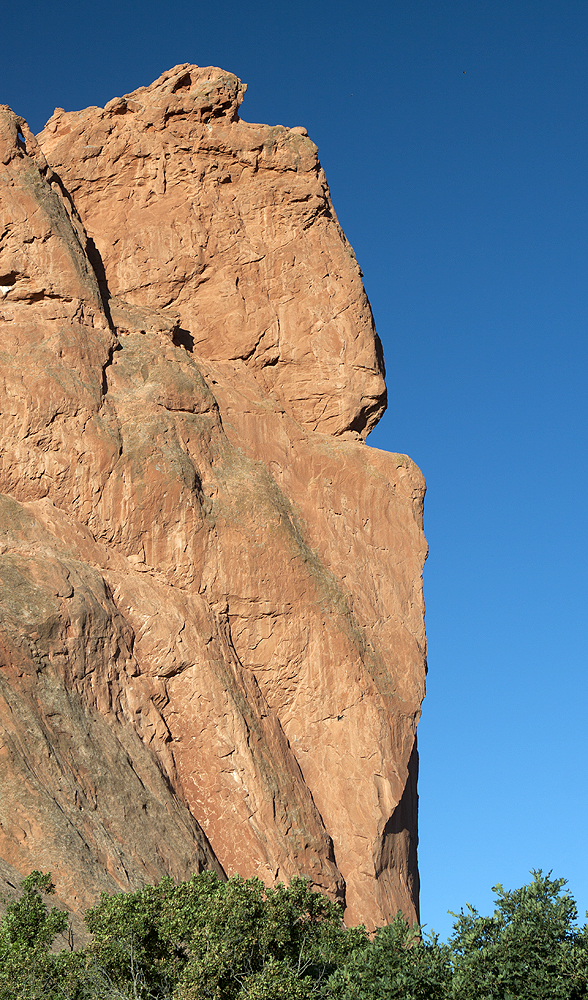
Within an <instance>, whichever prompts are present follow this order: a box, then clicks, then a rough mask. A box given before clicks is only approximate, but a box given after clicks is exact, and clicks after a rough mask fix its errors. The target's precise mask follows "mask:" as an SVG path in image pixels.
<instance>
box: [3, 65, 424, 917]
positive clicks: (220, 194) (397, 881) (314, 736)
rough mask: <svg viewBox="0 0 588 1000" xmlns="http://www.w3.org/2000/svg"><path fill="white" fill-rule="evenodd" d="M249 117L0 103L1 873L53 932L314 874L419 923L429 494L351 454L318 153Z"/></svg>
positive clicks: (163, 84)
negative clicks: (35, 880) (121, 900)
mask: <svg viewBox="0 0 588 1000" xmlns="http://www.w3.org/2000/svg"><path fill="white" fill-rule="evenodd" d="M244 91H245V87H244V86H243V85H242V84H241V83H240V81H239V80H238V79H237V78H236V77H235V76H233V75H231V74H229V73H225V72H223V71H222V70H220V69H217V68H214V67H209V68H205V69H203V68H199V67H196V66H190V65H183V66H177V67H175V68H174V69H172V70H170V71H169V72H167V73H164V74H163V75H162V76H161V77H160V78H159V80H157V81H156V82H155V83H154V84H152V85H151V86H150V87H142V88H140V89H139V90H137V91H135V92H134V93H133V94H130V95H126V96H125V97H124V98H115V99H114V100H113V101H110V102H109V103H108V104H107V105H106V107H105V108H104V109H102V108H88V109H87V110H86V111H81V112H72V113H66V112H64V111H61V110H59V109H58V110H57V111H56V112H55V114H54V115H53V117H52V118H51V119H50V120H49V122H48V123H47V125H46V127H45V129H44V130H43V132H42V133H41V134H40V135H39V136H38V137H37V139H35V137H34V136H32V135H31V133H30V132H29V131H28V129H27V126H26V123H25V122H24V121H23V120H22V119H20V118H18V117H17V116H16V115H14V114H13V113H12V112H11V111H10V109H8V108H6V107H5V106H0V234H1V235H0V326H1V328H2V349H1V354H0V369H1V378H2V383H1V386H2V388H1V393H0V409H1V417H0V443H1V449H0V492H1V493H2V494H3V496H2V497H1V498H0V578H1V580H2V590H1V595H0V667H1V670H0V727H1V736H0V740H1V745H0V768H1V772H0V774H1V777H0V780H1V781H2V788H3V795H2V797H1V799H0V858H2V859H3V861H4V862H6V863H7V864H8V865H10V866H13V869H15V870H18V871H21V872H27V871H29V870H30V869H31V868H35V867H42V868H45V869H48V868H49V869H51V870H52V871H53V872H54V878H55V881H56V885H57V889H58V893H59V895H60V897H61V898H62V899H63V900H64V901H65V902H66V903H67V905H69V906H70V907H71V908H72V909H74V910H79V909H80V908H81V907H83V906H87V905H89V903H90V902H92V901H93V900H94V899H95V897H96V895H97V893H98V892H99V891H100V890H101V889H107V890H108V891H115V890H117V889H119V888H132V887H135V886H138V885H141V884H143V883H144V882H145V881H152V880H155V879H157V878H159V877H161V876H162V875H163V874H171V875H172V876H173V877H174V878H178V879H179V878H184V877H186V876H187V875H188V874H189V873H190V871H192V870H199V869H201V868H203V867H211V866H212V867H216V868H217V870H218V871H219V872H221V871H224V872H225V873H227V874H232V873H233V872H239V873H241V874H243V875H246V876H250V875H259V877H260V878H262V879H263V880H264V881H265V882H266V883H268V884H271V883H272V882H273V881H274V880H276V879H282V880H288V879H290V878H291V877H292V876H293V875H296V874H304V875H308V876H309V877H310V878H311V879H312V880H313V882H314V883H315V885H317V887H319V888H320V889H321V890H323V891H325V892H327V893H328V894H329V895H331V896H332V897H336V898H339V899H341V900H342V901H343V902H344V903H345V905H346V919H347V920H348V922H349V923H357V922H359V921H363V922H365V923H366V924H367V925H368V926H369V927H374V926H376V925H378V924H381V923H383V922H385V921H387V920H388V919H390V917H391V916H393V915H394V914H395V912H396V911H397V909H398V908H401V909H402V910H403V911H404V913H405V914H406V915H407V916H408V917H409V918H411V919H413V918H414V917H415V916H416V915H417V914H418V871H417V864H416V843H417V796H416V770H417V755H416V724H417V721H418V718H419V715H420V704H421V701H422V697H423V694H424V679H425V633H424V622H423V610H424V609H423V601H422V585H421V579H422V566H423V562H424V559H425V556H426V543H425V540H424V537H423V531H422V504H423V496H424V483H423V479H422V476H421V474H420V472H419V471H418V469H417V468H416V466H415V465H414V463H413V462H411V460H410V459H408V458H407V457H406V456H403V455H393V454H388V453H385V452H381V451H377V450H375V449H372V448H369V447H368V446H366V445H365V444H364V439H365V437H366V435H367V434H368V433H369V431H370V430H371V429H372V427H373V426H374V425H375V423H376V422H377V420H378V419H379V417H380V416H381V414H382V412H383V410H384V407H385V386H384V377H383V376H384V370H383V357H382V351H381V346H380V343H379V340H378V338H377V335H376V333H375V330H374V326H373V320H372V315H371V310H370V306H369V303H368V300H367V297H366V295H365V291H364V289H363V285H362V282H361V272H360V270H359V267H358V265H357V262H356V260H355V255H354V253H353V250H352V249H351V247H350V245H349V243H348V242H347V240H346V238H345V236H344V234H343V232H342V230H341V228H340V226H339V224H338V222H337V218H336V216H335V213H334V210H333V206H332V204H331V199H330V194H329V190H328V186H327V183H326V180H325V176H324V173H323V171H322V169H321V167H320V164H319V161H318V157H317V149H316V146H315V145H314V144H313V143H312V142H311V140H310V139H309V138H308V137H307V135H306V132H305V130H304V129H302V128H295V129H288V128H284V127H282V126H277V127H270V126H266V125H252V124H249V123H247V122H244V121H242V120H241V119H240V118H239V114H238V110H239V106H240V103H241V100H242V98H243V94H244ZM49 164H50V166H49ZM11 870H12V869H11Z"/></svg>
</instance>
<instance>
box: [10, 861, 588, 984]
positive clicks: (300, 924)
mask: <svg viewBox="0 0 588 1000" xmlns="http://www.w3.org/2000/svg"><path fill="white" fill-rule="evenodd" d="M532 874H533V879H532V881H531V882H530V883H529V884H528V885H525V886H523V887H522V888H521V889H516V890H514V891H512V892H508V891H506V890H505V889H503V887H502V886H500V885H497V886H495V888H494V892H495V893H496V909H495V911H494V913H493V915H492V916H490V917H484V916H481V915H480V914H479V913H478V912H477V911H476V910H475V909H474V908H473V907H471V906H469V905H466V908H465V910H462V911H461V912H460V913H459V914H454V916H455V923H454V927H453V933H452V935H451V936H450V938H449V940H448V941H447V942H445V943H443V942H440V941H439V939H438V937H437V936H436V935H435V934H425V933H424V932H423V931H422V929H421V928H419V927H417V926H415V927H413V928H410V927H409V926H408V925H407V924H406V922H405V921H404V920H403V918H402V917H401V916H400V915H399V916H398V917H397V918H396V919H395V920H394V921H393V923H392V924H390V925H389V926H388V927H382V928H380V929H379V930H378V931H377V932H376V933H375V934H374V935H373V936H371V937H370V936H369V935H368V934H367V933H366V931H365V929H364V928H363V927H352V928H348V927H345V925H344V924H343V921H342V919H341V910H340V908H339V906H338V905H337V904H336V903H332V902H330V901H329V900H327V899H325V897H324V896H321V895H319V894H318V893H315V892H313V891H312V890H311V887H310V883H309V882H308V881H306V880H305V879H293V880H292V882H291V883H290V885H289V886H288V887H286V886H283V885H278V886H276V887H275V888H274V889H266V888H265V887H264V886H263V884H262V883H261V882H260V881H259V880H258V879H247V880H245V879H242V878H240V877H239V876H233V877H232V878H230V879H229V880H228V881H227V882H222V881H221V880H220V879H219V878H218V876H217V875H216V874H215V873H214V872H208V871H207V872H202V873H201V874H200V875H194V876H192V878H190V879H189V880H188V881H187V882H183V883H181V884H180V885H175V884H174V883H173V882H172V880H171V879H163V880H162V881H161V882H160V883H159V884H158V885H155V886H146V887H145V888H144V889H141V890H139V891H137V892H134V893H118V894H117V895H114V896H107V895H106V894H104V895H103V896H102V897H101V899H100V902H99V903H97V905H96V906H94V907H92V909H90V910H88V911H87V913H86V924H87V927H88V930H89V931H90V933H91V935H92V937H91V940H90V943H89V944H87V945H86V946H85V947H84V948H81V949H78V950H69V951H67V950H64V951H60V952H56V951H54V950H52V945H53V942H54V940H55V937H56V936H57V935H58V934H60V933H63V932H64V931H65V930H66V928H67V924H68V916H67V914H66V913H63V912H62V911H60V910H58V909H56V908H55V907H53V908H51V909H49V908H48V906H47V904H46V901H45V896H46V894H50V893H52V892H53V891H54V889H53V884H52V881H51V875H50V874H42V873H41V872H38V871H36V872H33V873H32V874H31V875H29V876H28V878H26V879H24V881H23V882H22V883H21V888H22V894H21V897H20V899H18V900H17V901H16V902H13V903H11V904H10V905H9V906H8V908H7V910H6V913H5V915H4V917H3V918H2V920H1V921H0V1000H8V998H10V1000H37V998H38V1000H41V998H43V1000H94V998H96V1000H98V998H100V1000H313V998H317V1000H321V998H324V1000H443V998H446V1000H560V998H562V1000H563V998H565V1000H580V998H584V997H588V926H583V927H578V925H577V911H576V905H575V902H574V900H573V899H572V897H571V896H570V894H569V892H568V891H567V890H566V889H565V884H566V883H565V880H564V879H551V877H550V876H549V875H547V876H545V875H543V873H542V872H541V871H537V872H533V873H532Z"/></svg>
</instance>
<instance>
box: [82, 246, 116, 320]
mask: <svg viewBox="0 0 588 1000" xmlns="http://www.w3.org/2000/svg"><path fill="white" fill-rule="evenodd" d="M86 253H87V254H88V260H89V261H90V264H91V265H92V270H93V271H94V274H95V275H96V280H97V282H98V288H99V289H100V298H101V299H102V305H103V307H104V312H105V313H106V318H107V320H108V322H109V324H110V326H111V327H112V329H114V323H113V322H112V316H111V315H110V306H109V304H108V303H109V299H110V297H111V296H110V292H109V290H108V281H107V280H106V271H105V270H104V263H103V261H102V257H101V256H100V251H99V249H98V247H97V246H96V244H95V243H94V240H93V239H92V237H91V236H88V242H87V244H86Z"/></svg>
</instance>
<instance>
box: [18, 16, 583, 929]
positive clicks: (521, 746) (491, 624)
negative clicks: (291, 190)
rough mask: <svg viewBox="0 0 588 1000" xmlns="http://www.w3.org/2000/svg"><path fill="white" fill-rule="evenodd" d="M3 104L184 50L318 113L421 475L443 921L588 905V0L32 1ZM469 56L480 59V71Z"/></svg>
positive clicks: (159, 64) (435, 905)
mask: <svg viewBox="0 0 588 1000" xmlns="http://www.w3.org/2000/svg"><path fill="white" fill-rule="evenodd" d="M0 31H1V37H0V102H2V103H6V104H9V105H10V106H11V107H13V109H14V110H15V111H17V112H18V113H19V114H21V115H23V116H24V117H25V118H27V119H28V121H29V124H30V126H31V128H32V129H33V131H38V130H40V129H41V128H42V126H43V125H44V123H45V121H46V119H47V118H48V117H49V116H50V115H51V114H52V112H53V109H54V107H55V106H60V107H64V108H66V109H67V110H74V109H79V108H83V107H86V106H88V105H91V104H94V105H100V106H102V105H103V104H104V103H105V102H106V101H108V100H109V99H110V98H112V97H114V96H118V95H120V94H123V93H126V92H128V91H131V90H133V89H135V88H136V87H138V86H141V85H144V84H148V83H150V82H151V81H152V80H153V79H155V78H156V77H157V76H158V75H159V74H160V73H161V72H162V71H163V70H164V69H167V68H169V67H170V66H173V65H175V64H176V63H181V62H194V63H197V64H199V65H210V64H213V65H218V66H221V67H223V68H224V69H227V70H231V71H232V72H234V73H236V74H237V75H238V76H240V77H241V78H242V79H243V80H244V81H245V82H247V83H248V84H249V91H248V94H247V97H246V99H245V103H244V105H243V109H242V116H243V118H245V119H246V120H248V121H260V122H267V123H270V124H277V123H281V124H284V125H305V126H306V127H307V128H308V131H309V134H310V136H311V138H313V139H314V141H315V142H316V143H317V144H318V146H319V153H320V157H321V161H322V163H323V166H324V167H325V170H326V172H327V177H328V179H329V182H330V185H331V191H332V195H333V199H334V203H335V208H336V210H337V213H338V215H339V219H340V221H341V224H342V225H343V228H344V229H345V231H346V233H347V235H348V237H349V239H350V241H351V243H352V244H353V246H354V248H355V251H356V254H357V257H358V260H359V262H360V264H361V266H362V268H363V271H364V275H365V278H364V280H365V285H366V288H367V291H368V294H369V296H370V299H371V302H372V306H373V309H374V314H375V318H376V324H377V327H378V330H379V333H380V336H381V338H382V341H383V343H384V349H385V354H386V363H387V371H388V389H389V397H390V404H389V409H388V412H387V414H386V416H385V417H384V419H383V420H382V421H381V423H380V425H379V427H378V428H377V429H376V431H374V433H373V434H372V436H371V437H370V443H372V444H373V445H375V446H377V447H380V448H385V449H388V450H391V451H400V452H406V453H408V454H409V455H411V457H412V458H413V459H414V460H415V461H416V462H417V463H418V465H419V466H420V467H421V468H422V470H423V472H424V473H425V476H426V478H427V482H428V495H427V502H426V532H427V537H428V539H429V543H430V548H431V552H430V557H429V561H428V563H427V566H426V571H425V595H426V600H427V627H428V634H429V667H430V672H429V686H428V695H427V699H426V701H425V703H424V706H423V717H422V721H421V724H420V729H419V739H420V752H421V777H420V850H419V857H420V871H421V887H422V892H421V911H422V919H423V921H424V922H425V923H426V924H427V925H428V926H429V927H433V928H434V929H435V930H437V931H438V932H440V933H441V935H442V936H446V935H447V933H448V932H449V930H450V927H451V918H450V917H448V915H447V910H458V909H459V908H460V907H461V906H462V905H463V903H464V902H465V901H466V900H467V901H468V902H471V903H472V904H474V905H476V906H478V907H479V908H480V909H481V910H482V911H483V912H489V911H490V909H491V906H492V894H491V892H490V887H491V886H492V885H493V884H494V883H495V882H497V881H500V882H502V883H503V884H504V885H505V886H506V887H509V888H514V887H515V886H518V885H521V884H522V883H523V882H524V881H525V880H526V879H527V877H528V872H529V869H530V868H543V869H547V870H549V869H552V870H553V872H554V874H555V875H558V876H560V875H561V876H564V877H566V878H567V879H568V880H569V883H570V888H571V890H572V892H573V893H574V895H575V896H576V899H577V901H578V903H579V907H580V915H581V917H582V919H583V918H584V912H585V910H586V908H588V874H587V862H586V846H585V845H586V826H587V820H588V799H587V792H586V787H587V785H586V770H587V766H588V753H587V745H586V724H585V716H586V702H587V682H586V642H585V630H586V606H587V591H588V586H587V572H586V565H587V558H586V557H587V551H586V550H587V532H586V495H587V492H588V489H587V487H588V483H587V473H586V457H587V456H586V443H587V442H586V437H587V433H586V432H587V427H588V419H587V413H586V401H585V400H586V394H585V386H586V376H587V363H586V362H587V318H588V292H587V281H586V278H587V264H588V246H587V233H588V227H587V222H588V195H587V171H586V160H587V153H588V116H587V111H588V58H587V47H588V3H587V2H586V0H558V3H554V2H553V0H532V2H527V0H510V2H505V0H493V2H481V0H456V2H452V0H443V2H441V0H437V2H429V0H412V2H408V0H388V2H387V3H380V2H374V0H366V2H363V3H361V4H358V3H350V2H348V0H339V2H337V3H335V2H330V0H313V2H310V0H300V2H297V3H296V4H291V3H287V4H282V5H274V4H270V3H266V2H255V0H250V2H249V3H248V4H231V5H228V4H224V3H217V4H206V5H205V4H200V3H188V2H185V0H177V2H176V3H174V4H169V5H164V4H161V3H155V2H154V0H142V2H141V3H136V2H130V0H117V2H113V0H102V2H101V3H100V4H87V3H84V2H83V0H78V2H76V3H66V2H63V0H53V2H52V3H47V2H46V0H42V2H41V0H22V2H21V3H20V4H11V5H10V6H9V7H6V8H5V9H4V10H3V12H2V21H1V25H0ZM464 71H465V72H464Z"/></svg>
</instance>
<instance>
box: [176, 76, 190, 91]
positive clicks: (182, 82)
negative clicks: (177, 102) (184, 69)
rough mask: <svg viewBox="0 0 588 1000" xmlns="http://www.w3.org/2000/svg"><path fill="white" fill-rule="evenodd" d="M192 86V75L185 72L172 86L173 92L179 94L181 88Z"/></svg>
mask: <svg viewBox="0 0 588 1000" xmlns="http://www.w3.org/2000/svg"><path fill="white" fill-rule="evenodd" d="M191 86H192V77H191V76H190V74H189V73H184V75H183V76H181V77H180V79H179V80H177V82H176V83H174V85H173V87H172V94H177V92H178V91H179V90H190V87H191Z"/></svg>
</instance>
